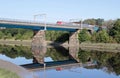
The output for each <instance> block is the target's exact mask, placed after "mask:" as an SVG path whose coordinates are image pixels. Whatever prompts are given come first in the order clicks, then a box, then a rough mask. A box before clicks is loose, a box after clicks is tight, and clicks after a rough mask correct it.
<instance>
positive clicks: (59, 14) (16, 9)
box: [0, 0, 120, 22]
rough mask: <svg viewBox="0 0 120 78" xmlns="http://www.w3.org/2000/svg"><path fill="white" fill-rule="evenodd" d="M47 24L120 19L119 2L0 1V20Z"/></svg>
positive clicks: (76, 0)
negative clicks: (94, 19) (20, 20)
mask: <svg viewBox="0 0 120 78" xmlns="http://www.w3.org/2000/svg"><path fill="white" fill-rule="evenodd" d="M36 14H40V15H39V16H37V17H36V19H37V20H39V19H40V20H44V18H45V16H43V15H41V14H46V21H47V22H55V21H70V19H74V20H81V19H82V20H84V19H88V18H103V19H105V20H109V19H117V18H120V0H0V18H10V19H22V20H33V18H34V15H36Z"/></svg>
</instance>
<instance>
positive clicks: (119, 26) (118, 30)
mask: <svg viewBox="0 0 120 78" xmlns="http://www.w3.org/2000/svg"><path fill="white" fill-rule="evenodd" d="M109 34H110V36H112V37H113V38H114V39H115V40H116V41H117V42H118V43H120V19H117V21H116V22H115V23H114V25H113V27H112V28H111V29H110V32H109Z"/></svg>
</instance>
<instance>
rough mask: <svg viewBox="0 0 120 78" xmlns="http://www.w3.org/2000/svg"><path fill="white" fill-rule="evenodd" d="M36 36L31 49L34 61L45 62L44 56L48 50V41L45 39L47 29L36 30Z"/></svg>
mask: <svg viewBox="0 0 120 78" xmlns="http://www.w3.org/2000/svg"><path fill="white" fill-rule="evenodd" d="M34 35H35V36H34V37H33V40H32V43H31V49H32V54H33V63H40V64H43V63H44V56H45V53H46V51H47V43H46V40H45V31H44V30H40V31H37V32H34Z"/></svg>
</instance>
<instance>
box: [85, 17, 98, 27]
mask: <svg viewBox="0 0 120 78" xmlns="http://www.w3.org/2000/svg"><path fill="white" fill-rule="evenodd" d="M83 23H84V24H90V25H96V20H95V19H93V18H92V19H86V20H84V21H83Z"/></svg>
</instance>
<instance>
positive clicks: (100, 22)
mask: <svg viewBox="0 0 120 78" xmlns="http://www.w3.org/2000/svg"><path fill="white" fill-rule="evenodd" d="M103 22H104V19H101V18H98V19H96V25H98V26H102V24H103Z"/></svg>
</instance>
